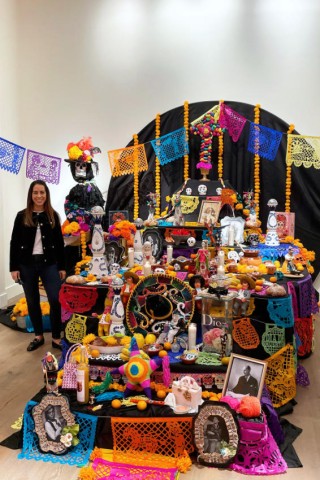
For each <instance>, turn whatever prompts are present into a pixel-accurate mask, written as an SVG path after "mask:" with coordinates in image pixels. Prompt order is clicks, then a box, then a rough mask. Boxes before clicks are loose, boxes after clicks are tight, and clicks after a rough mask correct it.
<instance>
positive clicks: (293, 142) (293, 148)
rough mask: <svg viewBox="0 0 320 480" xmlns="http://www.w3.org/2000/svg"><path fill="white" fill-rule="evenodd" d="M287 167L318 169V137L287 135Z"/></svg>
mask: <svg viewBox="0 0 320 480" xmlns="http://www.w3.org/2000/svg"><path fill="white" fill-rule="evenodd" d="M286 161H287V165H292V164H293V165H294V166H295V167H301V165H302V166H303V167H305V168H310V167H314V168H316V169H319V168H320V137H309V136H304V135H292V134H288V143H287V159H286Z"/></svg>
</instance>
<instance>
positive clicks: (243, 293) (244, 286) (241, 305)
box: [233, 279, 251, 317]
mask: <svg viewBox="0 0 320 480" xmlns="http://www.w3.org/2000/svg"><path fill="white" fill-rule="evenodd" d="M250 297H251V293H250V290H249V283H248V281H247V280H246V279H242V281H241V289H240V290H238V294H237V296H236V298H235V299H234V301H233V314H234V315H235V316H239V310H240V315H241V316H243V317H244V316H245V315H246V313H247V308H248V305H249V301H250Z"/></svg>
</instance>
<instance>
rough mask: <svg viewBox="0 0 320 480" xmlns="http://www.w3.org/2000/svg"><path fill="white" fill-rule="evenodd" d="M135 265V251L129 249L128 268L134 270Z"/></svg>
mask: <svg viewBox="0 0 320 480" xmlns="http://www.w3.org/2000/svg"><path fill="white" fill-rule="evenodd" d="M133 265H134V249H133V248H132V247H129V248H128V266H129V268H132V267H133Z"/></svg>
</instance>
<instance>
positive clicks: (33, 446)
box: [18, 400, 98, 465]
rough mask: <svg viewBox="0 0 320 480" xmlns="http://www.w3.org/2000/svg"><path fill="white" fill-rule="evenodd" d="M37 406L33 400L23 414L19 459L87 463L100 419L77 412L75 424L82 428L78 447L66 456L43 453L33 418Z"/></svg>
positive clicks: (71, 463)
mask: <svg viewBox="0 0 320 480" xmlns="http://www.w3.org/2000/svg"><path fill="white" fill-rule="evenodd" d="M36 405H37V403H36V402H34V401H32V400H31V401H29V402H28V403H27V405H26V407H25V410H24V414H23V422H24V427H23V446H22V451H21V453H20V454H19V455H18V458H19V459H22V458H25V459H27V460H36V461H39V460H42V461H44V462H52V463H62V464H68V465H83V464H85V463H87V462H88V461H89V457H90V453H91V451H92V449H93V447H94V439H95V434H96V427H97V421H98V417H95V416H93V415H86V414H84V413H79V412H75V414H74V415H75V422H76V423H78V424H79V426H80V429H79V434H78V438H79V440H80V442H79V443H78V445H76V446H75V447H73V448H72V449H71V450H69V451H68V452H66V453H65V454H64V455H56V454H54V453H50V452H46V453H43V452H41V451H40V450H39V438H38V435H37V434H36V433H35V431H34V421H33V418H32V409H33V407H35V406H36Z"/></svg>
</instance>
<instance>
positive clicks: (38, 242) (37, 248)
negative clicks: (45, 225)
mask: <svg viewBox="0 0 320 480" xmlns="http://www.w3.org/2000/svg"><path fill="white" fill-rule="evenodd" d="M39 213H42V212H37V214H39ZM32 255H43V247H42V238H41V230H40V225H39V223H38V226H37V232H36V238H35V239H34V245H33V250H32Z"/></svg>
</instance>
